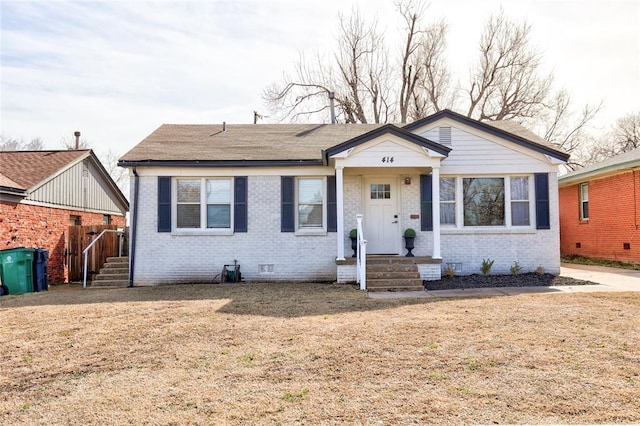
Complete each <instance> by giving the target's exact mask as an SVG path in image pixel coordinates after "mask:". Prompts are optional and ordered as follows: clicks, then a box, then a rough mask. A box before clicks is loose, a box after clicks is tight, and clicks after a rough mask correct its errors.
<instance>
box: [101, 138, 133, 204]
mask: <svg viewBox="0 0 640 426" xmlns="http://www.w3.org/2000/svg"><path fill="white" fill-rule="evenodd" d="M98 157H99V159H100V162H101V163H102V165H103V166H104V168H105V170H106V171H107V173H109V175H110V176H111V179H113V181H114V182H115V183H116V185H118V188H120V191H122V193H123V194H125V196H128V191H129V173H128V172H127V169H125V168H123V167H119V166H118V158H119V157H120V154H118V153H116V152H115V151H114V150H113V149H112V148H109V149H107V151H105V152H102V153H101V154H100V155H98Z"/></svg>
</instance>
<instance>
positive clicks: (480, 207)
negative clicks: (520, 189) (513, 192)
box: [462, 178, 504, 226]
mask: <svg viewBox="0 0 640 426" xmlns="http://www.w3.org/2000/svg"><path fill="white" fill-rule="evenodd" d="M462 192H463V204H464V225H465V226H504V179H502V178H464V179H462Z"/></svg>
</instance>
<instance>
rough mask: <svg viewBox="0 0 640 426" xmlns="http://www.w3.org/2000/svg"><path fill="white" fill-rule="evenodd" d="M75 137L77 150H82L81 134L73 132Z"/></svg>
mask: <svg viewBox="0 0 640 426" xmlns="http://www.w3.org/2000/svg"><path fill="white" fill-rule="evenodd" d="M73 136H75V137H76V149H80V132H79V131H77V130H76V131H75V132H73Z"/></svg>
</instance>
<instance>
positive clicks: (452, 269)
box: [444, 263, 456, 278]
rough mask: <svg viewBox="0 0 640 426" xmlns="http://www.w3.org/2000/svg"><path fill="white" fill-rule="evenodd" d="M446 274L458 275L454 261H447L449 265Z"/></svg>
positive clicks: (445, 269) (446, 267)
mask: <svg viewBox="0 0 640 426" xmlns="http://www.w3.org/2000/svg"><path fill="white" fill-rule="evenodd" d="M444 274H445V275H446V276H448V277H451V278H453V277H454V276H455V275H456V265H455V264H454V263H447V266H445V268H444Z"/></svg>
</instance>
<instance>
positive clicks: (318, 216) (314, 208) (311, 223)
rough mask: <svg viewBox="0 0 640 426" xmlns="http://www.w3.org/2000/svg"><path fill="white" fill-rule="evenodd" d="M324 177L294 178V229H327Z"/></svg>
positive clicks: (302, 230) (311, 230) (303, 230)
mask: <svg viewBox="0 0 640 426" xmlns="http://www.w3.org/2000/svg"><path fill="white" fill-rule="evenodd" d="M326 199H327V196H326V179H325V178H324V177H298V178H297V179H296V211H297V216H296V229H297V230H298V231H301V232H309V231H310V232H314V231H325V230H326V229H327V206H326Z"/></svg>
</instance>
